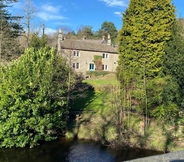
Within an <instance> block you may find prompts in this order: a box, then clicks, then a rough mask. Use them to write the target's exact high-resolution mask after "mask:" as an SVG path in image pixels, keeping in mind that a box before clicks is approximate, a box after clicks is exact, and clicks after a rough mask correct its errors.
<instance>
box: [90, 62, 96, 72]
mask: <svg viewBox="0 0 184 162" xmlns="http://www.w3.org/2000/svg"><path fill="white" fill-rule="evenodd" d="M89 71H95V64H92V63H91V64H89Z"/></svg>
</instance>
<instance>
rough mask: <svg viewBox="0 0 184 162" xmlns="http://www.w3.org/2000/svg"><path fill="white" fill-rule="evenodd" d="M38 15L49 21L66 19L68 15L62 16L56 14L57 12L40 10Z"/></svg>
mask: <svg viewBox="0 0 184 162" xmlns="http://www.w3.org/2000/svg"><path fill="white" fill-rule="evenodd" d="M37 16H38V17H39V18H41V19H43V20H45V21H48V20H63V19H66V17H64V16H60V15H55V14H50V13H48V12H43V11H42V12H39V13H38V14H37Z"/></svg>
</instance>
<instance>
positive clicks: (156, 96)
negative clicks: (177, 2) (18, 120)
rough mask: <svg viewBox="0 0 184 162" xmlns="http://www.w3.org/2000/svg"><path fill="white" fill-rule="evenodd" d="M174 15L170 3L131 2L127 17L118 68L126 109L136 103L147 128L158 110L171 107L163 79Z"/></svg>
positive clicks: (134, 0)
mask: <svg viewBox="0 0 184 162" xmlns="http://www.w3.org/2000/svg"><path fill="white" fill-rule="evenodd" d="M174 12H175V8H174V6H173V5H172V4H171V1H170V0H163V1H159V0H155V1H153V0H148V1H144V0H140V1H137V0H131V1H130V3H129V6H128V8H127V10H126V12H125V13H124V15H123V27H122V29H121V30H120V32H119V38H118V39H119V49H118V51H119V61H118V68H117V77H118V80H119V81H120V83H121V88H122V96H123V97H122V100H123V105H124V106H123V107H124V109H125V108H126V107H127V106H128V107H129V108H130V109H131V105H132V103H133V102H134V103H136V104H135V106H136V107H139V108H141V109H142V113H143V115H144V116H145V121H146V122H145V123H146V124H147V118H148V117H149V113H151V111H152V110H154V109H155V107H157V106H161V105H162V104H164V105H167V104H168V103H169V102H167V103H164V102H165V101H164V100H163V95H165V94H164V92H163V91H164V90H163V87H162V84H163V85H167V84H166V80H165V79H164V78H163V79H162V77H163V67H164V65H163V64H164V57H165V54H166V53H165V44H166V43H167V41H169V40H170V39H171V29H172V25H173V23H174V21H175V17H176V16H175V13H174ZM164 87H165V86H164ZM165 96H166V95H165Z"/></svg>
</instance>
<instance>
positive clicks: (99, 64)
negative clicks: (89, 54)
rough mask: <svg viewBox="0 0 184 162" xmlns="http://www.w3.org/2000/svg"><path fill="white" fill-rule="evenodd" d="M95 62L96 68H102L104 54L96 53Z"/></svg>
mask: <svg viewBox="0 0 184 162" xmlns="http://www.w3.org/2000/svg"><path fill="white" fill-rule="evenodd" d="M94 63H95V67H96V70H102V56H99V55H94Z"/></svg>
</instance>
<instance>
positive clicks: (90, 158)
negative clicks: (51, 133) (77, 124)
mask: <svg viewBox="0 0 184 162" xmlns="http://www.w3.org/2000/svg"><path fill="white" fill-rule="evenodd" d="M157 154H161V152H158V151H151V150H140V149H125V148H122V149H121V150H113V149H110V148H108V147H105V146H102V145H100V144H98V143H95V142H92V141H84V140H75V141H71V140H66V139H61V140H59V141H55V142H49V143H46V144H42V145H40V146H37V147H35V148H32V149H30V148H11V149H0V162H122V161H125V160H130V159H136V158H140V157H146V156H151V155H157Z"/></svg>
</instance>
